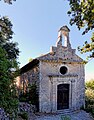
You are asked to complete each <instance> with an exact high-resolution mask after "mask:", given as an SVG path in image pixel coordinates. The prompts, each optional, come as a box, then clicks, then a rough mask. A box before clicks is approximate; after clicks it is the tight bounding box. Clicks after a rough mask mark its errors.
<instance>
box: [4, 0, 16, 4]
mask: <svg viewBox="0 0 94 120" xmlns="http://www.w3.org/2000/svg"><path fill="white" fill-rule="evenodd" d="M13 1H16V0H4V2H5V3H8V4H12V2H13Z"/></svg>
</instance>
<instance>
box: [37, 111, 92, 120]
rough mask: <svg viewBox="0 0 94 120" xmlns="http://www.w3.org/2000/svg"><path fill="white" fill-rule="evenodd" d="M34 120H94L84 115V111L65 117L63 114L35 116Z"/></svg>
mask: <svg viewBox="0 0 94 120" xmlns="http://www.w3.org/2000/svg"><path fill="white" fill-rule="evenodd" d="M64 118H66V119H64ZM68 118H70V119H68ZM35 120H94V119H93V118H92V116H91V115H90V114H89V113H86V112H85V111H82V110H81V111H78V112H74V113H68V114H66V115H65V114H57V115H51V114H49V115H37V116H36V119H35Z"/></svg>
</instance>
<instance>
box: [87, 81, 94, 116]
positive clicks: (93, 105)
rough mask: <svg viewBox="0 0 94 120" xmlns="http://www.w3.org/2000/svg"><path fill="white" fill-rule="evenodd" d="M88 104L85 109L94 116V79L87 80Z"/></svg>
mask: <svg viewBox="0 0 94 120" xmlns="http://www.w3.org/2000/svg"><path fill="white" fill-rule="evenodd" d="M85 95H86V106H85V110H86V111H87V112H90V113H91V114H92V115H93V116H94V80H90V81H87V82H86V91H85Z"/></svg>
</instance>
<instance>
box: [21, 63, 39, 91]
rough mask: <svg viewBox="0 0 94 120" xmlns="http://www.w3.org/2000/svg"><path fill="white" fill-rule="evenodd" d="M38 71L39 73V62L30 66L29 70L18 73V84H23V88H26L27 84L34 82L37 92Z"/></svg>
mask: <svg viewBox="0 0 94 120" xmlns="http://www.w3.org/2000/svg"><path fill="white" fill-rule="evenodd" d="M39 73H40V71H39V64H38V65H36V66H34V67H33V68H31V69H30V70H29V71H27V72H25V73H22V74H21V75H20V86H24V90H26V88H27V86H28V84H30V85H32V84H34V83H36V85H37V92H38V91H39ZM27 90H28V89H27ZM24 92H25V91H24Z"/></svg>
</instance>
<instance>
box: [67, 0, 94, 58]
mask: <svg viewBox="0 0 94 120" xmlns="http://www.w3.org/2000/svg"><path fill="white" fill-rule="evenodd" d="M69 5H70V10H69V11H68V15H69V16H70V17H71V19H70V24H71V25H73V24H76V26H77V27H78V29H79V30H80V29H82V30H83V29H84V30H83V33H82V34H83V35H84V34H86V33H88V31H90V30H93V29H94V0H69ZM79 51H80V52H81V53H85V52H90V53H91V54H90V55H89V57H90V58H91V57H93V58H94V32H93V33H92V37H91V41H90V42H89V43H87V41H86V42H85V43H84V45H83V47H81V48H80V47H79Z"/></svg>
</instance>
